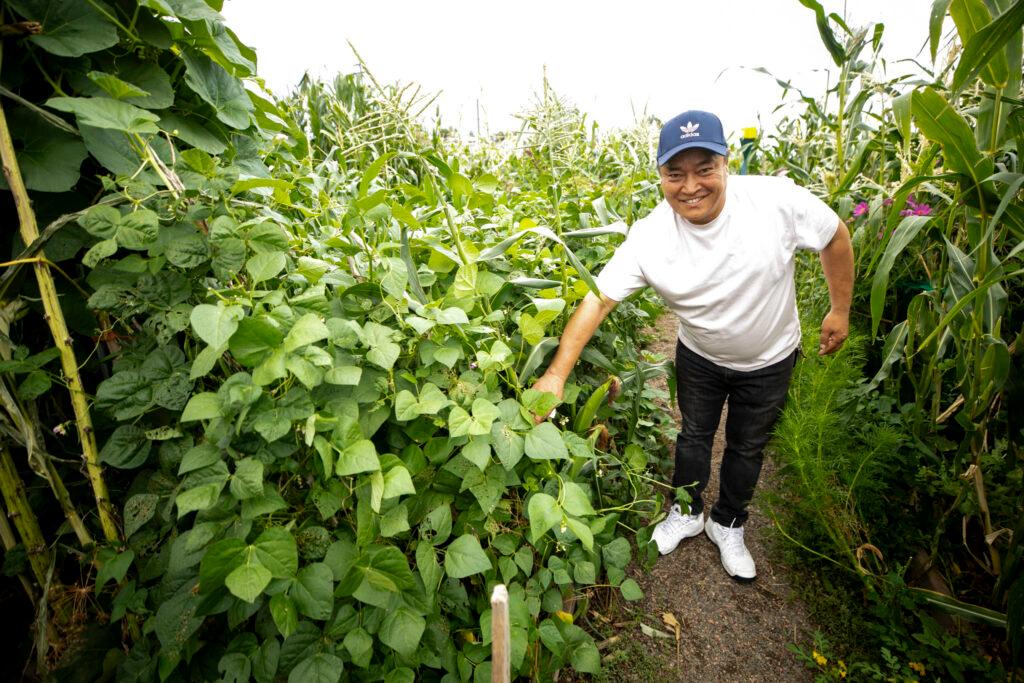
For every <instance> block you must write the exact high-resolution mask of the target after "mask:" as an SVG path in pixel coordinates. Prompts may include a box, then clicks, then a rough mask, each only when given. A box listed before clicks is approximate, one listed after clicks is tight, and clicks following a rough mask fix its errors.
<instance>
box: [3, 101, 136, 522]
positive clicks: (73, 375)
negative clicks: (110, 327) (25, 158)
mask: <svg viewBox="0 0 1024 683" xmlns="http://www.w3.org/2000/svg"><path fill="white" fill-rule="evenodd" d="M0 159H2V161H3V171H4V177H5V178H6V179H7V184H8V186H9V187H10V188H11V193H12V194H13V195H14V203H15V206H16V207H17V209H18V223H19V226H20V230H21V239H22V242H24V243H25V244H32V243H33V242H34V241H35V240H36V238H38V237H39V228H38V227H37V225H36V217H35V213H34V212H33V211H32V206H31V203H30V200H29V196H28V191H27V190H26V188H25V183H24V181H23V180H22V177H21V169H20V168H19V166H18V160H17V158H16V156H15V154H14V143H13V142H12V140H11V133H10V130H9V129H8V127H7V117H6V116H5V115H4V111H3V107H2V106H0ZM40 256H41V257H42V253H40ZM44 258H45V257H43V258H40V260H39V261H36V262H35V263H34V264H33V268H34V269H35V273H36V281H37V282H38V284H39V294H40V297H41V298H42V302H43V309H44V311H45V313H46V316H45V317H46V322H47V324H48V325H49V326H50V334H51V335H52V336H53V341H54V344H55V345H56V347H57V349H58V350H59V351H60V360H61V367H62V368H63V370H64V379H65V382H66V383H67V387H68V391H69V392H70V394H71V405H72V407H73V409H74V411H75V426H76V427H77V429H78V438H79V441H80V442H81V444H82V454H83V457H84V460H85V466H86V471H87V473H88V476H89V482H90V483H91V484H92V490H93V495H94V496H95V498H96V507H97V513H98V514H99V518H100V524H101V526H102V527H103V535H104V536H105V537H106V539H107V540H108V541H117V540H118V537H119V533H118V528H117V522H116V520H115V517H114V513H113V508H112V507H111V505H110V496H109V495H108V493H107V484H106V482H105V481H104V479H103V470H102V468H101V467H100V463H99V450H98V449H97V446H96V436H95V434H94V433H93V427H92V417H91V416H90V414H89V405H88V402H87V400H86V395H85V391H84V390H83V387H82V377H81V374H80V373H79V371H78V361H77V359H76V358H75V352H74V349H72V348H71V335H70V334H69V333H68V328H67V325H66V324H65V322H64V313H63V311H62V310H61V308H60V300H59V299H58V297H57V288H56V286H55V284H54V281H53V275H52V274H51V273H50V269H49V266H48V265H47V264H46V262H45V260H44Z"/></svg>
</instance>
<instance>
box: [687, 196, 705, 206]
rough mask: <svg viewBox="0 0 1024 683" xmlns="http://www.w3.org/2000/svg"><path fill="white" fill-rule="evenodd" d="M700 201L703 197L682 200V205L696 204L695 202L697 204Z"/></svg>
mask: <svg viewBox="0 0 1024 683" xmlns="http://www.w3.org/2000/svg"><path fill="white" fill-rule="evenodd" d="M702 199H704V198H703V197H695V198H694V199H684V200H683V203H684V204H696V203H697V202H699V201H700V200H702Z"/></svg>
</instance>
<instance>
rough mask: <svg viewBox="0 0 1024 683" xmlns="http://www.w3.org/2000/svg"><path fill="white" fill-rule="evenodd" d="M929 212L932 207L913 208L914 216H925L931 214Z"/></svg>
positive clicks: (923, 205) (921, 205)
mask: <svg viewBox="0 0 1024 683" xmlns="http://www.w3.org/2000/svg"><path fill="white" fill-rule="evenodd" d="M931 212H932V207H930V206H928V205H927V204H918V205H917V206H915V207H914V215H915V216H927V215H929V214H931Z"/></svg>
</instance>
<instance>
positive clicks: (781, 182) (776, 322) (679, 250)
mask: <svg viewBox="0 0 1024 683" xmlns="http://www.w3.org/2000/svg"><path fill="white" fill-rule="evenodd" d="M728 152H729V149H728V146H727V145H726V141H725V134H724V132H723V130H722V123H721V121H719V119H718V117H717V116H715V115H714V114H710V113H708V112H703V111H685V112H683V113H682V114H680V115H679V116H676V117H675V118H673V119H672V120H671V121H669V122H668V123H666V124H665V126H664V127H663V128H662V131H661V137H660V140H659V144H658V171H659V174H660V177H661V190H662V194H663V195H664V197H665V200H664V201H663V202H661V203H660V204H658V206H656V207H655V208H654V209H653V210H652V211H651V213H650V214H648V215H647V216H646V217H645V218H643V219H641V220H639V221H637V223H636V224H634V225H633V227H632V228H631V229H630V231H629V235H628V237H627V238H626V241H625V242H623V243H622V245H621V246H620V247H619V248H618V249H617V250H616V251H615V254H614V255H613V256H612V258H611V260H610V261H609V262H608V264H607V265H606V266H605V268H604V270H602V271H601V274H600V276H599V277H598V278H597V285H598V288H599V289H600V291H601V295H600V296H596V295H594V294H593V293H591V294H588V295H587V296H586V298H584V300H583V301H582V302H580V305H579V307H578V308H577V309H576V312H575V313H574V314H573V316H572V318H571V319H570V320H569V323H568V325H566V328H565V331H564V332H563V333H562V338H561V341H560V344H559V347H558V352H557V353H556V354H555V357H554V359H553V360H552V361H551V365H550V366H549V367H548V369H547V371H546V372H545V373H544V375H543V376H542V377H541V378H540V379H539V380H537V383H536V384H535V385H534V388H536V389H539V390H542V391H550V392H552V393H554V394H556V395H558V396H559V397H561V396H562V390H563V387H564V385H565V380H566V378H567V377H568V376H569V373H570V371H571V370H572V368H573V367H574V366H575V364H576V361H577V360H578V359H579V356H580V353H581V352H582V350H583V347H584V346H586V344H587V342H588V341H589V340H590V338H591V337H592V336H593V334H594V331H595V330H596V329H597V327H598V325H600V324H601V321H602V320H604V318H605V316H607V315H608V313H609V311H611V310H612V308H614V307H615V305H616V304H617V303H618V302H619V301H622V299H624V298H625V297H627V296H629V295H630V294H632V293H633V292H636V291H638V290H640V289H642V288H644V287H652V288H653V289H654V290H655V291H656V292H657V293H658V294H659V295H660V296H661V297H662V298H663V299H664V300H665V303H666V305H667V306H668V307H669V309H671V311H672V312H673V313H675V314H676V316H678V318H679V339H678V343H677V344H676V380H677V396H678V400H679V410H680V412H681V413H682V425H681V428H680V431H679V436H678V437H677V439H676V460H675V473H674V475H673V479H672V485H673V487H679V486H687V487H692V488H691V489H690V491H691V495H692V498H693V502H692V504H691V505H690V506H689V507H688V508H686V509H683V508H682V507H681V506H680V505H679V504H676V505H673V506H672V508H671V510H670V511H669V513H668V516H667V517H666V518H665V519H664V520H662V521H661V522H660V523H659V524H658V525H657V527H655V530H654V534H653V540H654V541H655V543H656V544H657V546H658V550H659V552H661V554H663V555H664V554H668V553H670V552H672V551H673V550H675V548H676V546H677V545H678V544H679V542H680V541H682V540H683V539H685V538H689V537H691V536H696V535H698V534H700V533H701V532H706V533H707V536H708V538H709V539H710V540H711V541H712V542H713V543H715V545H717V546H718V549H719V552H720V555H721V559H722V566H723V567H725V570H726V572H727V573H728V574H729V576H731V577H732V578H734V579H736V580H737V581H741V582H746V581H753V580H754V578H755V577H756V575H757V573H756V569H755V566H754V560H753V558H752V557H751V555H750V553H749V552H748V550H747V548H746V544H745V542H744V537H743V523H744V522H745V521H746V519H747V514H748V513H747V505H748V503H749V502H750V499H751V497H752V496H753V493H754V488H755V486H756V485H757V479H758V477H759V475H760V472H761V462H762V458H763V449H764V446H765V444H767V442H768V438H769V436H770V434H771V429H772V427H773V425H774V424H775V421H776V419H777V418H778V415H779V412H780V411H781V410H782V406H783V404H784V403H785V400H786V393H787V391H788V389H789V380H790V376H791V374H792V371H793V366H794V364H795V363H796V359H797V355H798V353H799V345H800V320H799V317H798V314H797V308H796V287H795V284H794V280H793V274H794V267H795V253H796V250H797V249H809V250H812V251H816V252H819V255H820V259H821V263H822V269H823V271H824V274H825V279H826V281H827V283H828V290H829V298H830V302H831V310H830V311H829V313H828V315H826V316H825V319H824V320H823V321H822V326H821V337H820V344H819V346H818V353H819V354H829V353H834V352H835V351H836V350H838V349H839V348H840V347H841V346H842V344H843V341H844V340H845V339H846V337H847V334H848V331H849V312H850V298H851V292H852V287H853V247H852V245H851V243H850V233H849V231H848V230H847V228H846V226H845V225H844V224H843V222H842V221H840V220H839V217H838V216H837V215H836V213H835V212H834V211H833V210H832V209H830V208H829V207H828V206H827V205H826V204H825V203H824V202H822V201H821V200H820V199H818V198H817V197H815V196H814V195H812V194H811V193H810V192H808V191H807V190H805V189H804V188H801V187H798V186H797V185H795V184H793V182H792V181H790V180H789V179H787V178H777V177H767V176H737V177H734V178H730V177H729V172H728V164H727V161H728V159H727V156H728ZM726 400H728V402H729V411H728V418H727V420H726V427H725V433H726V446H725V454H724V456H723V458H722V467H721V471H720V476H719V480H720V487H719V491H718V499H717V501H716V502H715V503H714V505H713V507H712V508H711V511H710V514H709V515H708V517H707V519H706V520H705V518H704V500H703V493H704V489H705V487H706V486H707V483H708V479H709V477H710V474H711V445H712V441H713V439H714V434H715V431H716V430H717V428H718V422H719V419H720V417H721V413H722V407H723V405H724V404H725V401H726Z"/></svg>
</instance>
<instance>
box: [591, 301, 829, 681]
mask: <svg viewBox="0 0 1024 683" xmlns="http://www.w3.org/2000/svg"><path fill="white" fill-rule="evenodd" d="M656 332H657V335H658V338H657V341H655V342H654V343H652V344H651V345H650V347H649V349H650V350H651V351H653V352H655V353H659V354H662V355H664V356H666V357H668V358H673V357H674V355H675V343H676V342H675V340H676V322H675V318H674V316H671V315H664V316H662V317H661V318H660V319H659V320H658V322H657V324H656ZM671 409H672V413H673V415H674V417H675V419H676V420H678V419H679V411H678V408H676V406H671ZM724 447H725V413H723V416H722V422H721V424H720V426H719V430H718V434H716V436H715V445H714V451H713V456H712V457H713V458H714V459H713V464H712V474H711V482H710V484H709V485H708V488H707V490H706V493H705V504H706V505H707V506H708V509H710V506H711V504H712V502H713V500H714V498H715V496H716V495H717V491H718V468H719V466H720V464H721V461H722V451H723V449H724ZM775 485H777V477H776V476H775V466H774V463H772V462H771V460H770V459H769V458H766V459H765V463H764V468H763V469H762V472H761V479H760V482H759V484H758V488H759V489H767V488H771V487H773V486H775ZM750 509H751V516H750V518H749V520H748V521H747V524H746V529H747V531H746V542H747V547H748V548H749V549H750V552H751V554H752V555H753V556H754V561H755V562H756V563H757V580H756V581H755V582H753V583H752V584H745V585H744V584H739V583H737V582H735V581H733V580H732V579H730V578H729V577H728V576H727V575H726V573H725V570H724V569H722V565H721V562H720V561H719V557H718V548H717V547H715V545H714V544H713V543H711V541H709V540H708V539H707V538H706V536H705V535H704V534H701V535H699V536H696V537H695V538H691V539H687V540H685V541H683V542H682V543H680V545H679V547H678V548H677V549H676V550H675V551H674V552H673V553H671V554H669V555H666V556H664V557H660V558H659V559H658V561H657V564H655V566H654V569H653V570H652V571H651V572H650V573H644V572H639V571H638V572H635V574H634V576H635V577H636V578H637V580H638V581H639V582H640V585H641V587H642V588H643V590H644V594H645V597H644V599H643V601H641V602H640V603H636V604H634V605H633V606H632V607H633V609H634V615H635V616H637V617H639V619H640V620H641V621H642V622H643V623H645V624H647V625H648V626H653V627H654V628H657V629H658V630H660V631H670V630H671V629H670V628H669V627H667V626H666V625H665V624H664V623H663V622H662V615H663V614H664V613H665V612H671V613H672V614H673V615H675V617H676V618H677V619H678V620H679V623H680V625H681V631H682V637H681V644H680V649H679V654H678V655H677V654H676V643H675V641H674V639H673V640H665V639H661V638H652V637H649V636H644V635H642V634H641V633H639V632H632V633H631V632H629V630H626V631H625V632H623V634H622V636H623V638H629V639H631V640H632V641H633V642H631V643H630V644H629V648H630V649H633V650H634V652H633V654H634V655H639V657H636V656H634V657H615V656H614V655H612V656H611V657H607V659H608V660H609V664H610V665H611V666H610V670H608V671H607V674H606V675H607V680H609V681H681V682H684V681H685V682H689V681H695V682H696V681H700V682H701V683H705V682H712V681H723V682H725V681H728V682H729V683H733V682H737V681H811V680H813V676H812V675H811V673H810V672H809V671H808V670H807V669H806V668H804V666H803V664H801V663H800V662H798V661H797V660H796V658H795V657H794V655H793V653H791V652H790V651H789V650H788V649H787V644H789V643H793V642H797V643H806V642H807V641H808V640H810V634H811V633H813V631H814V628H813V625H812V624H811V622H810V621H809V619H808V617H807V614H806V610H805V609H804V606H803V604H802V603H801V602H800V600H799V598H798V593H799V590H798V589H797V588H796V587H794V586H793V585H792V584H791V579H790V577H789V576H788V575H787V571H786V567H785V565H784V564H783V563H782V562H781V561H780V560H778V559H776V557H774V556H773V554H772V553H771V552H770V549H769V548H768V547H767V541H768V540H769V532H770V527H771V521H770V520H768V519H767V518H765V516H764V515H763V514H761V512H760V510H759V508H758V505H757V498H756V497H755V501H754V503H753V504H752V505H751V508H750ZM633 628H636V629H637V631H639V627H638V626H636V627H633ZM636 648H640V649H641V651H640V652H636ZM610 650H612V648H609V650H606V651H605V654H606V655H607V654H611V653H610ZM638 660H645V661H638Z"/></svg>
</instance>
